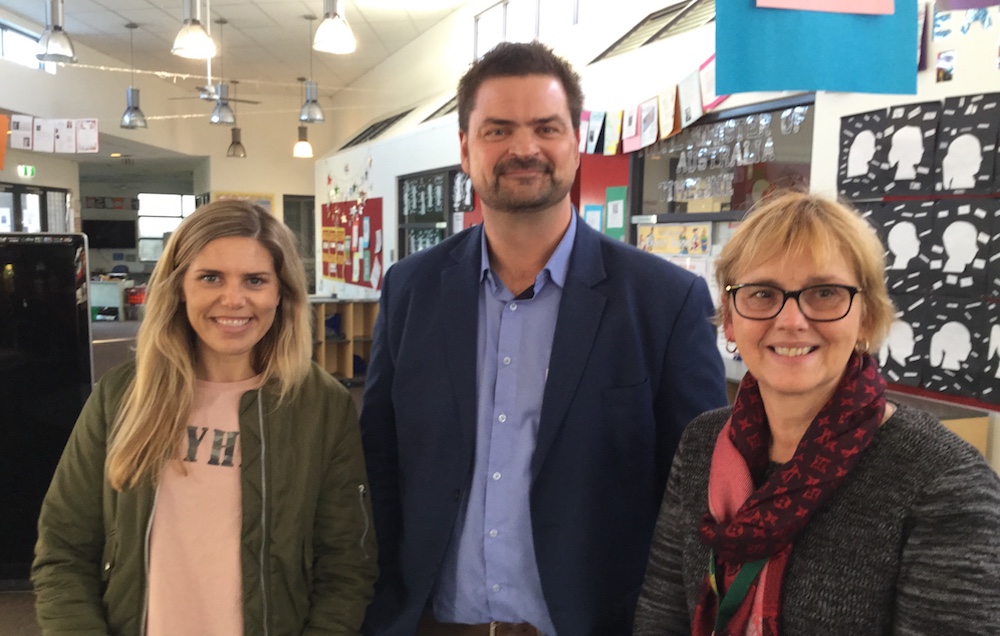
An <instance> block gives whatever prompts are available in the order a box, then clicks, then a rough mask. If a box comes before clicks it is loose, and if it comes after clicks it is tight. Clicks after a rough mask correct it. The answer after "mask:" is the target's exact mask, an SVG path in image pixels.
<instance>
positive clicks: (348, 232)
mask: <svg viewBox="0 0 1000 636" xmlns="http://www.w3.org/2000/svg"><path fill="white" fill-rule="evenodd" d="M322 211H323V219H322V225H321V236H322V242H323V246H322V250H323V278H326V279H329V280H334V281H337V282H341V283H348V284H350V285H359V286H361V287H368V288H370V289H380V288H381V286H382V274H383V273H384V272H385V262H384V261H385V259H384V258H383V255H384V253H385V249H384V248H385V236H384V234H383V232H382V199H381V198H377V199H368V200H367V201H365V203H364V205H363V206H359V205H358V203H357V201H340V202H336V203H324V204H323V206H322Z"/></svg>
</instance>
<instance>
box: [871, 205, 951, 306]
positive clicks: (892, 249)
mask: <svg viewBox="0 0 1000 636" xmlns="http://www.w3.org/2000/svg"><path fill="white" fill-rule="evenodd" d="M934 209H935V207H934V202H933V201H906V202H901V203H886V204H884V205H877V207H875V209H874V211H873V212H872V214H871V218H870V221H871V223H872V225H874V226H875V229H876V231H877V232H878V234H879V237H880V238H881V239H882V242H883V245H884V246H885V271H886V284H887V285H888V287H889V293H891V294H919V293H923V292H924V291H926V290H927V289H928V287H929V286H930V284H931V278H930V275H929V272H930V269H931V260H932V256H933V252H932V245H933V241H934Z"/></svg>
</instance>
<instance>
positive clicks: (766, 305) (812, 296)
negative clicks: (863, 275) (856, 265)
mask: <svg viewBox="0 0 1000 636" xmlns="http://www.w3.org/2000/svg"><path fill="white" fill-rule="evenodd" d="M861 291H864V290H863V289H861V288H860V287H852V286H851V285H811V286H809V287H803V288H802V289H796V290H793V291H786V290H784V289H781V288H780V287H775V286H774V285H759V284H757V283H748V284H744V285H726V292H727V293H728V294H729V295H730V296H731V297H732V299H733V308H734V309H735V310H736V313H738V314H739V315H741V316H743V317H744V318H747V319H749V320H770V319H772V318H774V317H775V316H777V315H778V314H780V313H781V310H782V309H784V308H785V303H786V302H788V299H789V298H794V299H795V302H796V303H798V305H799V311H801V312H802V315H803V316H805V317H806V318H807V319H809V320H811V321H813V322H834V321H835V320H840V319H842V318H843V317H844V316H846V315H847V314H849V313H850V312H851V305H852V304H854V296H855V295H857V294H858V292H861Z"/></svg>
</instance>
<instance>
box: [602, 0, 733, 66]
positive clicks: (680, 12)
mask: <svg viewBox="0 0 1000 636" xmlns="http://www.w3.org/2000/svg"><path fill="white" fill-rule="evenodd" d="M713 20H715V0H684V1H682V2H678V3H675V4H673V5H671V6H669V7H666V8H663V9H660V10H659V11H655V12H653V13H651V14H649V15H648V16H646V17H645V18H644V19H643V20H642V21H641V22H639V24H637V25H635V26H634V27H632V30H631V31H629V32H628V33H626V34H625V35H624V36H623V37H622V38H621V39H620V40H618V41H617V42H615V43H614V44H613V45H611V47H610V48H609V49H608V50H606V51H604V52H603V53H601V54H600V55H598V56H597V57H596V58H595V59H594V62H599V61H600V60H604V59H607V58H609V57H614V56H616V55H621V54H622V53H628V52H629V51H634V50H635V49H637V48H639V47H641V46H645V45H647V44H649V43H651V42H656V41H658V40H663V39H665V38H668V37H671V36H674V35H679V34H681V33H684V32H685V31H690V30H692V29H696V28H698V27H700V26H704V25H706V24H708V23H709V22H712V21H713ZM591 63H593V62H591Z"/></svg>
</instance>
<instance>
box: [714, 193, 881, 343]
mask: <svg viewBox="0 0 1000 636" xmlns="http://www.w3.org/2000/svg"><path fill="white" fill-rule="evenodd" d="M833 254H840V255H842V256H843V257H844V259H845V260H846V261H847V263H848V264H849V265H850V266H851V267H852V268H853V269H854V274H855V276H857V279H858V285H859V286H860V287H861V289H863V290H864V291H863V292H862V293H861V294H859V297H860V298H861V299H862V302H861V308H862V311H863V312H864V313H863V314H862V318H861V333H862V337H863V338H864V339H865V340H864V341H863V342H861V343H859V345H858V346H859V348H860V349H862V350H864V351H866V352H868V353H872V352H874V351H877V350H878V349H879V347H880V346H881V345H882V341H883V340H884V339H885V335H886V333H887V332H888V330H889V325H890V324H892V321H893V318H894V315H895V309H894V308H893V305H892V300H891V299H890V298H889V292H888V290H887V289H886V285H885V252H884V250H883V248H882V243H881V241H879V238H878V236H877V235H876V234H875V231H874V230H873V229H872V227H871V226H870V225H868V223H867V222H866V221H865V220H864V219H862V218H861V216H860V215H859V214H858V213H857V212H856V211H855V210H853V209H851V208H849V207H847V206H845V205H843V204H841V203H838V202H836V201H833V200H830V199H827V198H824V197H821V196H818V195H814V194H807V193H804V192H794V191H785V192H782V193H780V194H776V195H774V196H773V197H769V198H767V199H764V200H762V201H761V202H760V203H758V204H757V205H756V206H754V208H753V209H752V210H751V211H750V212H749V213H748V214H747V216H746V218H745V219H744V221H743V222H742V223H741V224H740V226H739V227H738V228H737V229H736V232H734V233H733V236H732V238H730V239H729V241H728V242H727V243H726V245H725V247H723V249H722V253H721V254H720V255H719V258H718V260H717V261H716V263H715V276H716V280H717V281H718V283H719V289H720V290H725V288H726V285H735V284H738V283H740V282H741V281H740V280H738V278H739V276H742V275H743V273H744V272H746V271H747V270H749V269H752V268H753V267H755V266H758V265H760V264H762V263H765V262H767V261H769V260H771V259H772V258H775V257H781V256H791V257H800V256H807V257H809V258H811V259H812V261H813V263H823V262H825V261H827V260H829V258H830V257H831V255H833ZM722 293H723V298H722V304H721V305H720V309H719V315H718V319H719V321H720V323H721V322H724V321H725V320H726V319H727V318H728V317H729V315H728V312H729V311H730V307H729V302H728V295H727V294H726V293H725V291H723V292H722Z"/></svg>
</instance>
